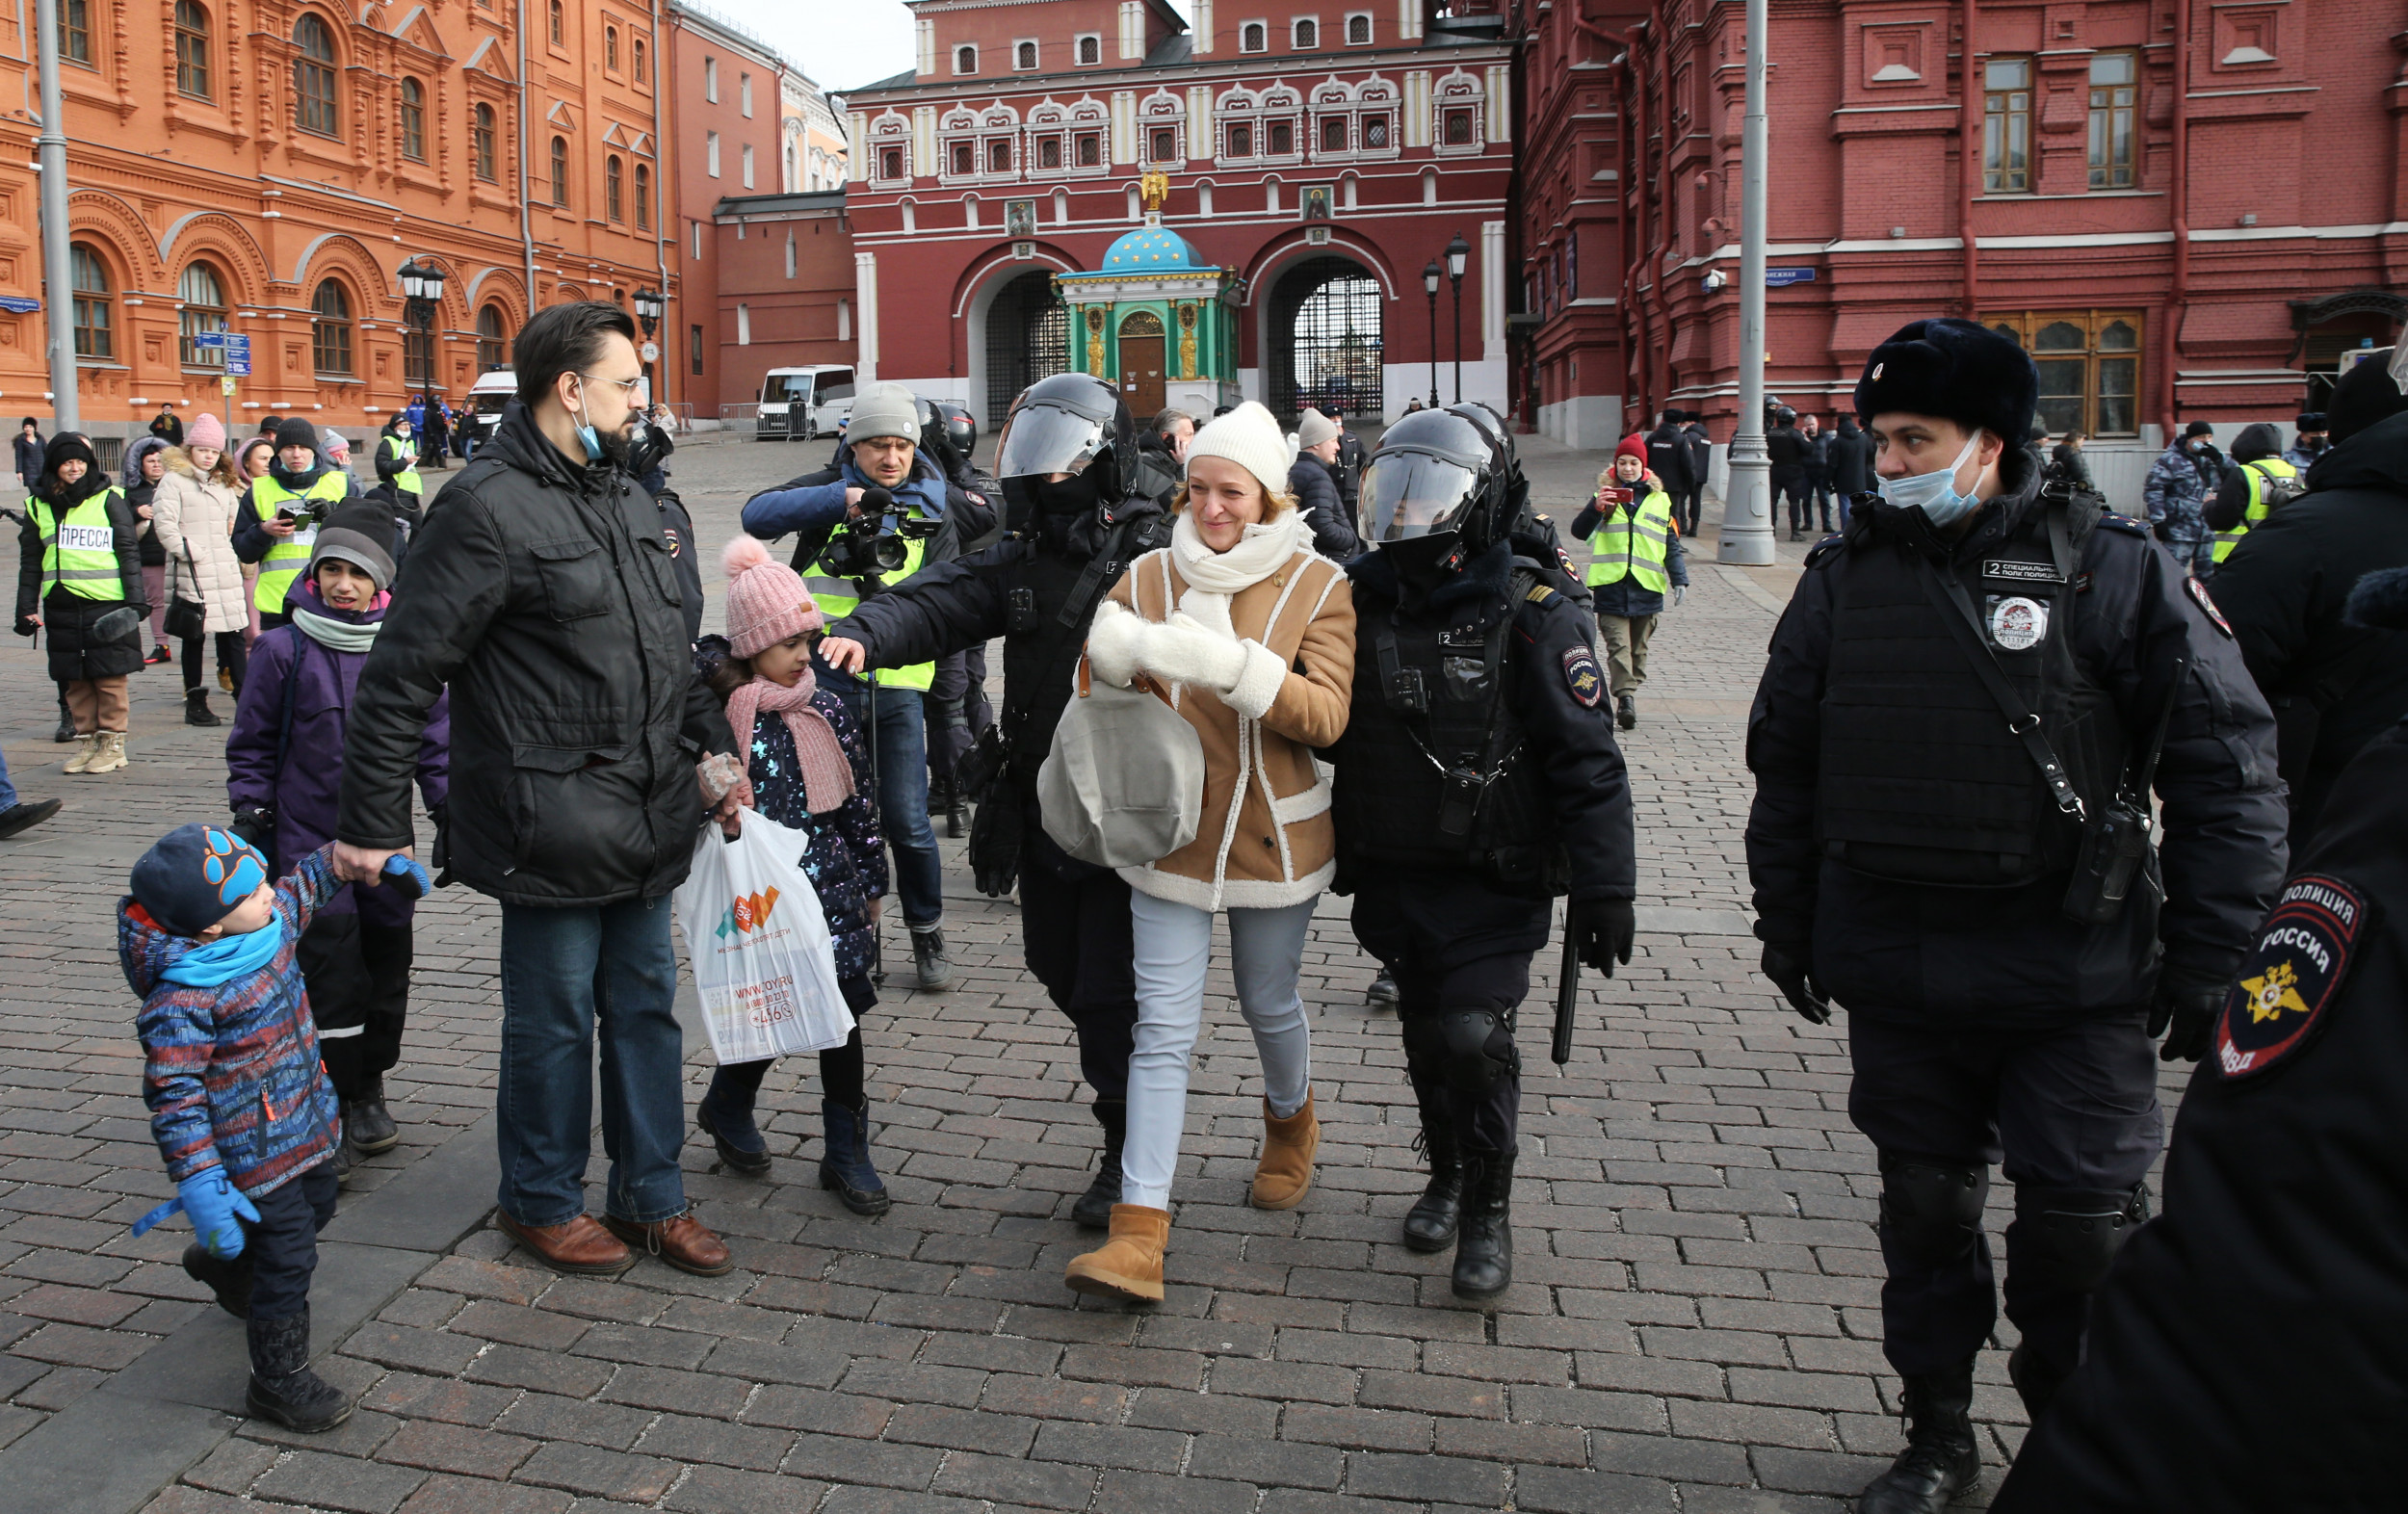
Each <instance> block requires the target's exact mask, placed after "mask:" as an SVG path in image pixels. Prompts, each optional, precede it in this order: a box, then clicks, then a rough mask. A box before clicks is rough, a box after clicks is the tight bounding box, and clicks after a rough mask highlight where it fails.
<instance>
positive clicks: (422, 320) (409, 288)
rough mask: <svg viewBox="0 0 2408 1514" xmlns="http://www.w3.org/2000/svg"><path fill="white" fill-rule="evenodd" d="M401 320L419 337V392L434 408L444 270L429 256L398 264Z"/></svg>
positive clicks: (430, 407)
mask: <svg viewBox="0 0 2408 1514" xmlns="http://www.w3.org/2000/svg"><path fill="white" fill-rule="evenodd" d="M399 276H400V278H401V281H402V320H403V322H404V324H405V325H406V326H407V328H408V329H409V330H410V331H411V332H413V333H415V334H416V336H417V338H418V355H419V359H420V362H421V364H422V365H423V366H421V367H420V368H419V370H418V394H419V399H420V401H421V403H423V404H424V405H425V406H426V408H427V409H429V410H432V409H433V408H434V404H435V401H434V316H435V312H436V311H437V310H439V309H441V308H442V304H443V270H441V269H440V268H437V267H436V266H435V264H434V260H433V259H432V258H428V259H426V260H425V261H423V262H422V261H420V260H419V259H417V258H411V259H410V260H409V261H408V262H406V263H404V264H403V265H402V267H401V271H400V274H399Z"/></svg>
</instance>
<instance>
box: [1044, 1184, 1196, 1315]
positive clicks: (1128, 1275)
mask: <svg viewBox="0 0 2408 1514" xmlns="http://www.w3.org/2000/svg"><path fill="white" fill-rule="evenodd" d="M1169 1244H1170V1211H1168V1210H1166V1209H1147V1208H1146V1207H1145V1206H1144V1205H1142V1204H1114V1205H1113V1206H1112V1239H1111V1240H1106V1241H1105V1242H1104V1243H1103V1244H1102V1245H1100V1246H1098V1247H1096V1248H1095V1249H1094V1250H1092V1251H1090V1252H1088V1253H1087V1254H1086V1255H1085V1256H1083V1257H1073V1258H1071V1259H1070V1266H1067V1267H1065V1268H1063V1269H1062V1274H1061V1280H1062V1281H1063V1282H1064V1283H1067V1284H1068V1285H1069V1286H1070V1287H1071V1288H1072V1289H1074V1290H1076V1291H1077V1292H1082V1293H1093V1294H1094V1295H1095V1296H1096V1297H1098V1298H1122V1299H1133V1300H1137V1301H1139V1302H1143V1303H1155V1304H1159V1303H1161V1302H1162V1301H1163V1252H1164V1250H1165V1248H1167V1247H1168V1246H1169Z"/></svg>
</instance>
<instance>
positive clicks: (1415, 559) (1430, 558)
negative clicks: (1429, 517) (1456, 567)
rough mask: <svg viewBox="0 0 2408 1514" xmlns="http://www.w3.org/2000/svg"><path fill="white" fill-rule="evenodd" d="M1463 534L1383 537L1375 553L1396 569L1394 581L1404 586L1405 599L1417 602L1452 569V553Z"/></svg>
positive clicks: (1442, 532) (1459, 546) (1461, 539)
mask: <svg viewBox="0 0 2408 1514" xmlns="http://www.w3.org/2000/svg"><path fill="white" fill-rule="evenodd" d="M1462 547H1463V538H1462V537H1461V535H1458V534H1456V533H1454V532H1452V531H1439V532H1432V533H1430V534H1429V535H1426V536H1409V537H1407V538H1405V539H1404V540H1402V541H1383V542H1381V543H1380V544H1379V555H1380V556H1381V557H1382V558H1385V559H1386V560H1387V561H1388V564H1389V565H1390V566H1391V567H1393V568H1394V569H1395V570H1396V574H1397V585H1398V587H1400V588H1401V589H1403V590H1404V598H1405V599H1406V601H1407V602H1409V603H1410V602H1418V601H1419V600H1420V599H1421V598H1422V597H1423V596H1424V595H1426V594H1427V593H1428V592H1429V590H1430V589H1431V588H1432V587H1436V586H1437V584H1438V583H1439V582H1440V581H1441V580H1443V579H1444V578H1446V577H1447V576H1448V574H1450V573H1451V572H1453V566H1452V565H1451V564H1453V563H1454V560H1455V558H1456V555H1457V554H1458V553H1459V552H1461V550H1462Z"/></svg>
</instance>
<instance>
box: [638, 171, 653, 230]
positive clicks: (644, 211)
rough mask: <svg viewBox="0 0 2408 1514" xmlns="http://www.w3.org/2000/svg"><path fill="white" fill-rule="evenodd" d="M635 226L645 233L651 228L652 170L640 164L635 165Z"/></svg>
mask: <svg viewBox="0 0 2408 1514" xmlns="http://www.w3.org/2000/svg"><path fill="white" fill-rule="evenodd" d="M636 226H637V229H639V230H646V231H648V230H650V229H651V227H652V170H651V169H650V167H648V166H647V165H645V164H641V163H639V164H637V165H636Z"/></svg>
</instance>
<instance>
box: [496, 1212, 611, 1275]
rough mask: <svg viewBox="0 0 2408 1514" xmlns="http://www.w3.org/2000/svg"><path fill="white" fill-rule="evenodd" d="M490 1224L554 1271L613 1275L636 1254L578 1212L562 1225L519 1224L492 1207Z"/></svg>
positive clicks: (587, 1215)
mask: <svg viewBox="0 0 2408 1514" xmlns="http://www.w3.org/2000/svg"><path fill="white" fill-rule="evenodd" d="M493 1225H494V1228H495V1229H497V1230H499V1231H501V1232H502V1234H504V1235H506V1236H508V1237H510V1239H511V1240H515V1241H517V1242H518V1243H519V1244H520V1245H522V1246H524V1247H526V1248H527V1249H528V1250H530V1251H532V1252H534V1253H535V1254H536V1257H537V1260H538V1261H540V1262H542V1264H543V1265H544V1266H548V1267H550V1268H551V1269H552V1270H553V1271H555V1272H567V1273H571V1274H573V1275H575V1276H578V1277H614V1276H616V1275H617V1274H618V1273H621V1272H624V1271H626V1270H627V1269H628V1268H629V1267H631V1266H635V1265H636V1254H635V1253H634V1252H632V1251H630V1250H628V1249H627V1248H626V1247H625V1246H623V1245H620V1244H619V1243H618V1241H617V1240H615V1238H614V1237H613V1236H612V1235H611V1233H610V1232H609V1231H607V1230H604V1229H603V1228H602V1227H601V1226H599V1225H597V1224H595V1223H594V1222H593V1216H592V1215H590V1214H580V1215H578V1216H577V1217H576V1218H575V1219H572V1220H570V1221H568V1222H567V1223H566V1224H563V1225H522V1224H520V1223H519V1222H518V1221H516V1220H514V1219H512V1218H510V1214H508V1213H507V1212H506V1211H502V1210H495V1211H494V1212H493Z"/></svg>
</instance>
